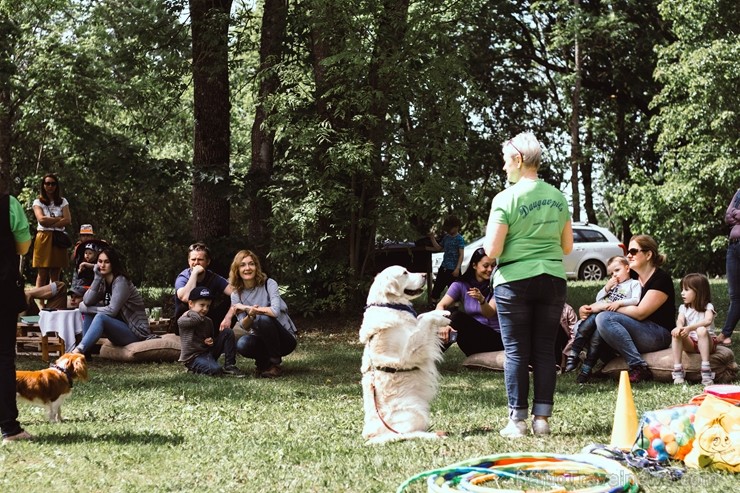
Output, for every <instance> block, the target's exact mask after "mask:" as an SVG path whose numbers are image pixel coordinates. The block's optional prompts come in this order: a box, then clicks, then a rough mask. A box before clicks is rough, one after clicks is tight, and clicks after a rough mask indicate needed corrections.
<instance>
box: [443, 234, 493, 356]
mask: <svg viewBox="0 0 740 493" xmlns="http://www.w3.org/2000/svg"><path fill="white" fill-rule="evenodd" d="M495 264H496V262H494V261H493V260H492V259H491V258H490V257H488V256H487V255H486V252H485V250H484V249H483V248H479V249H477V250H476V251H474V252H473V255H472V256H471V257H470V264H469V265H468V269H467V270H466V271H465V273H464V274H463V275H462V276H461V277H460V279H459V280H457V281H455V282H453V283H452V285H450V288H449V289H448V290H447V293H445V295H444V296H443V297H442V299H441V300H440V301H439V303H438V304H437V310H447V309H449V308H450V307H451V306H452V305H453V304H454V303H461V304H462V305H461V306H460V308H461V309H458V310H455V311H453V312H452V313H451V314H450V325H449V327H446V329H445V330H444V331H443V332H442V333H441V334H440V336H441V337H442V342H443V343H444V344H445V345H446V346H447V345H450V344H451V343H452V342H453V341H452V339H456V341H457V345H458V347H459V348H460V350H461V351H462V352H463V353H465V354H466V355H467V356H470V355H471V354H476V353H484V352H488V351H501V350H502V349H504V343H503V342H502V341H501V329H500V328H499V324H498V316H497V315H496V302H495V301H494V299H493V292H492V290H491V274H492V273H493V267H494V265H495Z"/></svg>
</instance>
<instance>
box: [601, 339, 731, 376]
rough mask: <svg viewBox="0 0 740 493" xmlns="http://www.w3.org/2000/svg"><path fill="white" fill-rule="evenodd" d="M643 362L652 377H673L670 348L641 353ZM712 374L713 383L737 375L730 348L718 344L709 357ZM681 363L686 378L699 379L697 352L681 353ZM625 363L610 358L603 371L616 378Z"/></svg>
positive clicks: (625, 368)
mask: <svg viewBox="0 0 740 493" xmlns="http://www.w3.org/2000/svg"><path fill="white" fill-rule="evenodd" d="M642 357H643V359H644V360H645V362H646V363H647V364H648V367H650V370H651V371H652V372H653V377H654V378H655V380H658V381H659V382H672V381H673V377H672V376H671V372H672V371H673V355H672V353H671V348H668V349H663V350H662V351H655V352H654V353H645V354H643V355H642ZM709 363H710V364H711V365H712V371H713V372H714V373H715V375H714V383H727V382H732V381H733V380H735V378H736V377H737V373H738V366H737V363H736V362H735V355H734V354H733V352H732V350H731V349H730V348H727V347H725V346H718V347H717V351H716V352H715V353H714V354H712V355H711V356H710V358H709ZM681 364H682V365H683V369H684V371H685V372H686V380H688V381H691V382H699V381H701V372H700V371H701V356H699V354H698V353H692V354H687V353H685V352H684V353H683V356H682V358H681ZM627 369H628V367H627V363H625V362H624V358H622V357H619V358H615V359H613V360H611V361H610V362H609V363H607V365H606V366H605V367H604V370H603V371H604V373H608V374H609V375H611V376H612V377H615V378H618V377H619V373H620V372H621V371H622V370H627Z"/></svg>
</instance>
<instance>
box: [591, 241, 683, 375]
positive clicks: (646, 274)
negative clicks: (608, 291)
mask: <svg viewBox="0 0 740 493" xmlns="http://www.w3.org/2000/svg"><path fill="white" fill-rule="evenodd" d="M627 259H628V260H629V262H630V269H631V270H632V276H633V277H635V278H636V279H637V280H638V281H640V285H641V286H642V294H641V296H640V302H639V303H638V304H637V305H636V306H623V307H621V308H619V309H618V310H617V311H616V312H611V311H605V312H601V313H599V314H598V315H596V328H597V329H596V330H597V334H598V335H599V337H601V339H602V340H603V341H604V342H605V343H606V344H607V345H608V346H610V347H611V348H612V349H614V350H615V351H617V352H619V353H620V354H621V355H622V356H623V357H624V359H625V361H626V362H627V365H628V366H629V376H630V382H632V383H636V382H640V381H642V380H651V379H652V378H653V374H652V372H651V371H650V369H649V368H648V366H647V363H646V362H645V360H644V359H643V358H642V356H641V355H640V353H649V352H653V351H659V350H661V349H666V348H667V347H669V346H670V345H671V330H672V329H673V327H675V322H676V302H675V299H676V293H675V290H674V288H673V279H671V276H670V274H668V273H667V272H665V271H664V270H662V269H660V266H661V265H663V263H664V262H665V256H664V255H662V254H660V253H658V243H657V242H656V241H655V240H654V239H653V238H652V237H651V236H648V235H637V236H633V237H632V239H631V240H630V244H629V250H627Z"/></svg>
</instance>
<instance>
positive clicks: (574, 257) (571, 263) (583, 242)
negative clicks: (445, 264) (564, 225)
mask: <svg viewBox="0 0 740 493" xmlns="http://www.w3.org/2000/svg"><path fill="white" fill-rule="evenodd" d="M482 246H483V238H478V239H477V240H474V241H471V242H470V243H468V244H467V245H465V250H464V251H465V255H464V257H463V263H462V272H465V269H467V268H468V264H469V263H470V257H472V255H473V252H474V251H475V250H476V249H478V248H480V247H482ZM626 250H627V248H626V247H625V246H624V244H623V243H621V242H620V241H619V239H618V238H617V237H616V236H614V234H612V232H611V231H609V230H608V229H606V228H602V227H600V226H596V225H594V224H588V223H573V251H572V252H570V254H568V255H566V256H565V257H563V265H564V266H565V274H566V275H567V276H568V277H569V278H571V279H582V280H585V281H598V280H601V279H605V278H606V263H607V262H608V261H609V259H610V258H612V257H614V256H616V255H626ZM443 255H444V253H443V252H438V253H433V254H432V275H434V276H436V275H437V271H438V270H439V266H440V265H441V264H442V257H443Z"/></svg>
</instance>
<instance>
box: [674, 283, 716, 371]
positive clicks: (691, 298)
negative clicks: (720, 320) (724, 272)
mask: <svg viewBox="0 0 740 493" xmlns="http://www.w3.org/2000/svg"><path fill="white" fill-rule="evenodd" d="M711 298H712V295H711V291H710V288H709V280H708V279H707V277H706V276H705V275H703V274H687V275H686V277H684V278H683V279H681V299H682V300H683V304H682V305H681V306H680V307H679V309H678V319H677V320H676V328H675V329H673V330H672V331H671V336H672V339H671V349H672V350H673V374H672V376H673V383H675V384H682V383H684V377H685V376H686V374H685V373H684V371H683V365H682V364H681V355H682V351H686V352H687V353H699V354H701V383H702V385H712V384H714V372H712V368H711V366H710V365H709V355H710V354H712V353H713V352H715V351H716V350H717V337H716V336H715V335H714V316H715V314H716V312H715V311H714V305H712V299H711Z"/></svg>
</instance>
